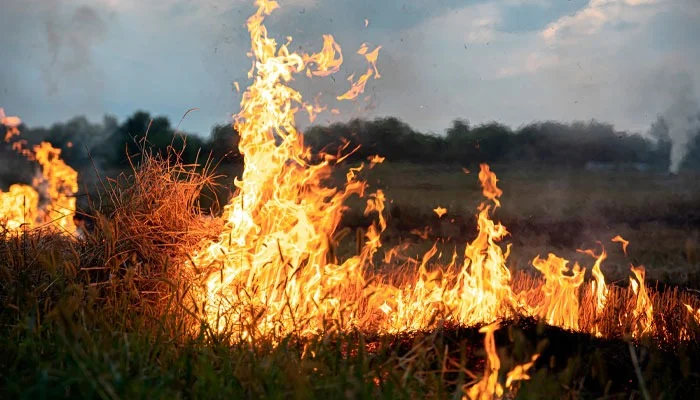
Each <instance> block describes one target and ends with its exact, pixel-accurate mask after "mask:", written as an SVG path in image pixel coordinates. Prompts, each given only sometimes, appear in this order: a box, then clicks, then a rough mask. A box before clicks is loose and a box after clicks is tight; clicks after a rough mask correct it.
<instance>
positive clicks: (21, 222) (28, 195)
mask: <svg viewBox="0 0 700 400" xmlns="http://www.w3.org/2000/svg"><path fill="white" fill-rule="evenodd" d="M38 208H39V193H37V191H36V190H34V188H32V187H31V186H27V185H19V184H15V185H12V186H10V190H9V191H8V192H3V191H1V190H0V226H2V227H3V228H4V229H7V230H8V231H11V232H12V231H17V230H19V229H20V228H21V227H23V226H31V225H33V224H34V223H35V221H36V220H37V218H38V215H37V210H38Z"/></svg>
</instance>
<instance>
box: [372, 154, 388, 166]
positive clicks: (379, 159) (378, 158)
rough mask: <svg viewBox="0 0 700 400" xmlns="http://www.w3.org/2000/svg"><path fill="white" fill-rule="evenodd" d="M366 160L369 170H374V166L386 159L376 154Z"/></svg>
mask: <svg viewBox="0 0 700 400" xmlns="http://www.w3.org/2000/svg"><path fill="white" fill-rule="evenodd" d="M368 159H369V168H370V169H372V168H374V166H375V165H377V164H381V163H383V162H384V160H385V159H386V157H381V156H379V155H378V154H375V155H373V156H370V157H368Z"/></svg>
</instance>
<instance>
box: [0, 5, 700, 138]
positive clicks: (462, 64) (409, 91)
mask: <svg viewBox="0 0 700 400" xmlns="http://www.w3.org/2000/svg"><path fill="white" fill-rule="evenodd" d="M280 4H281V9H280V10H278V11H275V13H273V15H271V16H270V17H269V18H268V19H267V20H266V25H267V27H268V31H269V33H270V35H272V36H274V37H276V38H278V39H279V40H280V41H285V37H286V36H287V35H291V36H293V37H294V41H293V44H292V48H291V49H292V50H295V51H299V50H301V51H307V52H311V51H316V50H318V49H319V48H320V47H321V44H322V34H325V33H331V34H333V35H334V37H335V39H336V40H337V41H338V43H339V44H340V45H341V47H342V48H343V54H344V56H345V63H344V66H343V67H342V68H341V71H340V72H339V73H338V74H336V75H335V76H334V77H332V78H331V77H328V78H323V79H313V80H308V79H306V78H305V77H299V78H298V79H296V80H295V81H294V82H293V85H294V86H295V87H296V88H298V89H300V90H301V91H302V93H303V94H304V96H305V98H306V99H308V100H311V99H313V98H314V97H315V96H316V95H317V93H319V92H322V93H324V96H321V97H320V101H321V102H322V103H325V104H327V105H328V106H329V108H340V109H341V111H342V113H341V115H339V116H336V115H332V114H330V113H327V114H322V115H321V116H319V119H318V120H317V121H318V122H319V123H324V122H326V121H328V122H330V121H335V120H338V119H340V120H346V119H348V118H350V117H367V118H371V117H374V116H385V115H394V116H398V117H400V118H402V119H404V120H405V121H406V122H408V123H409V124H411V125H413V126H415V127H417V128H419V129H422V130H426V131H437V132H439V131H441V130H442V129H444V128H446V127H447V126H449V124H450V121H451V120H453V119H455V118H468V119H470V120H471V122H472V123H480V122H487V121H490V120H497V121H502V122H505V123H508V124H512V125H519V124H522V123H526V122H529V121H532V120H540V119H561V120H572V119H589V118H598V119H602V120H606V121H610V122H613V123H615V124H616V125H617V126H618V127H619V128H622V129H637V130H644V129H645V128H646V127H647V126H649V123H650V121H652V120H653V119H654V118H655V117H656V115H657V114H659V113H663V112H664V110H666V109H667V108H668V106H669V104H670V102H671V101H672V98H673V97H672V96H671V95H670V94H669V95H663V96H662V95H659V93H660V91H659V89H658V88H656V89H654V84H652V83H650V82H654V81H655V80H656V79H658V71H667V72H668V73H669V74H671V75H673V74H681V73H686V74H687V75H688V76H689V79H690V80H691V81H693V82H695V86H698V85H700V71H698V70H697V68H696V67H695V66H697V65H699V64H700V48H698V46H697V44H696V43H695V42H694V40H693V39H692V38H695V37H699V36H700V28H698V26H700V24H698V23H697V22H698V19H699V18H700V11H699V9H700V7H697V0H656V1H649V0H646V1H639V0H637V1H633V0H591V1H588V2H585V3H581V0H577V1H568V2H561V1H554V0H443V1H439V2H426V1H425V0H405V1H402V2H388V1H375V0H316V1H314V0H289V1H284V2H280ZM2 7H3V8H2V10H1V11H2V12H0V24H1V25H2V26H3V27H4V28H5V29H7V30H8V31H9V32H13V35H3V36H2V37H0V46H2V48H3V57H4V59H5V61H6V62H5V64H4V65H5V67H4V68H3V69H2V70H0V106H4V107H5V108H6V109H7V110H8V112H10V113H12V114H17V115H19V116H21V117H23V119H24V120H25V121H27V122H28V123H30V124H48V123H51V122H54V121H56V120H61V119H66V118H70V117H71V116H73V115H76V114H86V115H88V117H90V118H99V117H100V116H101V115H102V114H103V113H105V112H110V113H115V114H117V115H118V116H119V117H120V118H123V117H125V116H126V115H128V114H130V113H132V112H133V111H134V110H135V109H137V108H143V109H146V110H149V111H151V112H152V113H154V114H165V115H167V116H169V117H170V119H171V120H173V121H178V120H179V119H180V117H181V116H182V114H183V113H184V112H185V111H186V110H187V109H188V108H191V107H198V108H199V111H197V112H194V113H191V114H189V115H188V117H187V119H186V120H185V124H184V125H183V129H185V130H192V131H199V132H201V133H206V132H207V131H208V129H209V127H210V126H211V125H212V124H214V123H218V122H224V121H228V120H230V115H231V114H232V113H235V112H236V111H237V109H238V102H239V101H240V95H239V94H238V93H236V92H235V90H233V89H232V82H233V81H238V82H239V84H240V85H241V87H242V88H245V86H246V83H247V82H248V81H247V77H246V73H247V71H248V69H249V68H250V65H251V64H250V63H251V60H250V59H249V58H248V57H246V52H247V51H248V49H249V46H250V43H249V37H248V34H247V32H246V30H245V27H244V24H245V20H246V18H247V17H248V16H249V15H250V14H251V13H252V12H253V11H254V6H253V2H252V1H250V0H208V1H199V0H148V1H146V0H71V1H69V0H53V1H47V0H6V1H5V4H3V6H2ZM81 7H86V8H81ZM79 10H83V11H79ZM366 18H367V19H369V22H370V24H369V26H368V27H365V24H364V20H365V19H366ZM363 42H367V43H369V44H370V46H375V45H382V46H383V47H382V50H381V51H380V53H379V62H378V66H379V69H380V72H381V73H382V78H381V79H379V80H377V81H370V83H369V84H368V85H367V90H366V95H369V96H370V98H369V99H368V100H367V101H365V100H364V96H362V98H360V99H359V100H358V101H356V102H341V103H338V102H337V101H336V100H335V96H337V95H339V94H341V93H343V92H344V91H345V90H347V88H348V85H349V84H348V82H347V81H345V78H346V77H347V76H348V75H350V74H351V73H353V72H358V71H363V70H364V69H365V68H366V63H365V62H364V60H363V58H362V57H360V56H357V55H356V54H354V52H355V51H356V50H357V48H359V46H360V45H361V44H362V43H363ZM78 60H81V61H78ZM658 84H659V85H663V83H661V82H659V83H658ZM51 88H53V89H52V90H49V91H48V92H47V89H51ZM47 93H53V94H54V95H53V96H47Z"/></svg>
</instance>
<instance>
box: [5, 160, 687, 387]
mask: <svg viewBox="0 0 700 400" xmlns="http://www.w3.org/2000/svg"><path fill="white" fill-rule="evenodd" d="M166 151H168V153H166V155H165V156H163V157H160V158H159V157H151V156H148V155H146V156H144V155H141V154H135V155H134V167H133V169H131V170H127V172H125V173H124V174H122V175H121V176H120V177H119V178H118V179H117V180H115V181H105V182H103V183H104V186H101V191H100V193H99V196H94V197H93V198H94V199H95V204H93V206H92V209H93V210H96V211H95V215H94V221H95V228H94V229H93V230H92V233H91V234H90V235H88V236H87V238H86V240H83V241H74V240H72V239H68V238H66V237H64V236H55V235H51V234H49V233H47V232H42V231H41V230H35V231H26V232H23V233H20V234H19V235H4V236H2V238H0V349H1V350H0V397H2V398H67V397H71V398H73V397H81V398H110V399H116V398H154V397H155V398H168V397H178V398H242V397H246V398H290V397H294V398H310V397H312V398H313V397H332V398H340V397H343V398H377V397H381V398H417V397H420V398H423V397H431V398H455V397H457V398H459V397H461V396H462V394H463V393H464V390H465V388H467V387H469V386H471V385H472V384H474V383H475V382H476V381H477V380H478V379H479V378H480V377H481V375H482V374H483V372H484V369H485V368H486V365H485V363H484V361H483V360H484V358H485V353H484V348H483V344H482V343H483V335H482V334H481V333H479V332H478V330H477V327H459V326H450V325H444V326H440V327H438V328H437V329H435V330H431V331H425V332H414V333H410V334H400V335H377V334H376V333H372V332H346V333H334V334H327V335H323V336H318V337H311V338H299V337H296V336H295V335H291V336H289V337H285V338H282V340H281V341H279V338H275V340H269V341H266V340H260V341H257V342H256V343H230V342H229V341H228V340H227V339H226V338H225V337H222V336H221V335H219V334H218V333H217V332H216V331H215V330H213V329H212V328H211V327H208V326H206V325H197V324H193V321H196V319H193V316H192V314H191V310H192V306H193V305H192V304H190V303H188V301H187V299H188V297H187V293H188V291H189V287H190V285H192V284H194V283H195V282H194V281H193V276H192V275H191V271H187V270H183V269H181V268H178V266H180V265H182V263H183V260H185V259H186V258H187V257H188V255H187V249H188V245H187V244H188V243H189V244H192V243H195V242H196V241H197V240H198V239H199V238H200V237H202V236H203V235H206V234H209V233H211V232H216V230H217V226H216V225H207V224H212V223H214V224H215V222H212V220H209V219H207V218H202V216H201V215H200V214H199V212H198V210H199V207H197V201H198V196H197V194H198V192H199V191H201V190H203V189H204V188H206V187H207V186H209V185H211V184H212V182H213V178H214V176H212V175H211V173H208V172H204V173H201V172H199V171H201V169H199V168H194V167H188V166H185V165H183V164H181V163H173V162H172V160H173V159H177V157H176V154H175V153H173V152H172V151H171V150H167V149H166ZM137 157H138V158H137ZM382 168H384V169H383V170H382ZM410 168H413V169H410ZM419 168H425V167H416V166H410V165H400V166H399V168H396V165H393V166H392V165H391V164H387V165H379V166H376V167H375V168H374V169H372V170H371V171H372V172H373V173H376V174H377V175H376V176H374V178H377V177H379V179H381V177H387V176H389V175H388V174H401V173H409V174H415V173H416V171H418V170H419ZM205 171H206V168H205ZM406 171H407V172H406ZM458 174H460V175H456V174H454V173H450V174H447V175H443V176H438V177H437V178H436V176H435V173H434V171H433V172H430V171H427V172H424V175H425V176H430V177H432V179H434V180H437V182H442V183H445V182H449V180H452V181H455V180H457V179H459V178H458V176H462V177H463V176H464V174H463V173H462V172H458ZM504 176H505V177H504V178H503V180H504V181H506V182H507V181H508V180H509V178H508V176H507V174H506V175H504ZM370 178H372V176H370ZM422 179H423V181H422V182H424V183H427V178H422ZM110 182H111V183H110ZM418 187H419V190H420V185H418ZM444 189H447V187H445V188H444ZM423 190H426V189H423ZM427 190H428V191H433V190H435V187H428V188H427ZM440 191H441V190H435V193H440ZM397 193H398V192H397ZM426 193H428V192H423V193H422V197H425V194H426ZM451 195H452V194H451ZM418 197H421V196H418ZM467 198H468V196H467ZM616 199H619V198H616ZM423 201H427V200H423ZM512 203H513V202H509V201H508V200H507V196H506V197H505V198H504V205H505V204H509V206H510V204H512ZM416 204H417V203H416ZM423 204H425V205H426V206H427V205H428V204H429V202H426V203H423ZM448 215H449V214H448ZM176 243H177V244H184V245H178V246H176V245H174V244H176ZM404 268H413V267H412V266H411V264H410V263H408V264H405V265H404ZM518 282H521V287H520V288H519V289H521V290H526V289H527V288H528V287H531V286H532V285H534V284H535V283H536V282H535V281H534V280H533V279H532V278H529V279H528V278H523V279H518ZM628 290H629V289H625V288H617V289H616V288H613V290H612V292H611V295H610V298H611V299H612V300H611V301H612V304H613V306H611V307H610V309H609V312H608V314H609V315H607V316H606V318H607V319H608V320H610V321H615V320H616V318H619V317H620V316H621V315H628V314H629V313H628V312H626V311H625V310H629V308H628V307H630V304H628V303H626V301H627V300H626V299H628V297H627V296H625V295H624V293H625V292H627V291H628ZM651 299H652V302H653V305H654V307H655V309H656V310H657V313H656V314H655V315H657V317H655V318H656V320H655V323H656V324H658V325H659V326H663V327H666V328H665V329H659V330H658V332H659V333H660V334H659V335H657V336H655V337H647V338H644V339H642V340H636V341H632V340H631V339H630V338H629V337H628V336H627V335H626V334H625V332H611V333H612V337H613V338H612V339H596V338H593V337H592V336H590V335H588V334H576V333H571V332H567V331H564V330H561V329H558V328H552V327H548V326H546V325H543V324H541V323H537V322H536V321H533V320H530V319H522V318H516V319H514V320H511V321H505V322H504V323H503V324H502V325H503V327H502V328H501V329H500V330H498V331H497V332H496V343H497V345H498V349H499V356H500V359H501V370H500V371H501V377H500V378H501V380H504V379H505V376H504V374H505V371H508V370H510V369H511V368H512V367H513V366H515V365H517V364H522V363H523V362H526V361H528V360H529V359H530V357H531V356H532V355H533V354H535V353H540V358H539V359H538V361H537V362H536V364H535V366H534V367H533V368H532V371H531V380H529V381H523V382H522V383H518V384H517V385H516V387H515V388H516V389H518V390H519V391H518V393H519V395H520V396H521V397H522V398H552V397H557V398H561V397H568V398H597V397H601V396H606V397H613V398H616V397H624V398H629V396H630V395H636V396H639V397H641V396H643V395H644V394H646V395H648V396H651V398H659V397H666V398H682V397H686V396H687V397H690V398H692V397H694V396H696V395H697V394H698V393H700V375H698V373H697V370H698V369H697V368H698V366H697V360H698V356H699V355H700V348H699V347H698V341H697V338H698V337H700V336H698V335H700V327H698V326H697V325H696V324H694V323H693V322H692V318H690V315H689V314H688V313H687V312H686V310H685V308H684V306H683V303H689V304H691V305H693V306H697V305H698V303H699V302H698V301H697V300H696V299H695V298H694V297H693V295H692V294H691V293H690V292H683V291H679V290H675V291H670V290H669V291H665V292H663V293H660V292H652V294H651ZM585 321H588V322H585ZM689 321H690V322H689ZM582 322H583V323H591V320H590V313H586V312H584V313H583V314H582ZM611 326H612V325H611ZM681 327H686V328H685V329H686V332H685V334H687V335H688V337H689V338H691V339H690V340H689V341H683V342H679V341H674V340H668V339H664V332H672V333H673V334H675V333H677V332H678V331H679V329H683V328H681ZM632 354H634V356H632Z"/></svg>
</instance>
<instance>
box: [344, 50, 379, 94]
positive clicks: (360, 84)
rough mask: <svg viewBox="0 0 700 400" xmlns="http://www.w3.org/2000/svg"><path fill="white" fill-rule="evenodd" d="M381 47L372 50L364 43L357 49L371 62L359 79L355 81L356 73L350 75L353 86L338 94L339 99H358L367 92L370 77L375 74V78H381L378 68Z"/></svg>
mask: <svg viewBox="0 0 700 400" xmlns="http://www.w3.org/2000/svg"><path fill="white" fill-rule="evenodd" d="M381 48H382V46H377V47H376V48H375V49H374V50H372V51H371V52H370V51H368V48H367V44H365V43H363V44H362V46H360V49H359V50H358V51H357V54H359V55H362V56H364V57H365V59H366V60H367V62H368V63H369V67H368V68H367V72H365V73H364V74H362V75H361V76H360V77H359V78H358V79H357V81H354V82H353V80H354V79H355V74H352V75H350V76H349V77H348V81H350V83H351V84H352V86H351V87H350V90H348V91H347V92H345V93H344V94H342V95H340V96H338V97H337V99H338V100H353V99H356V98H357V96H359V95H361V94H362V93H364V92H365V86H366V85H367V81H369V78H371V77H372V76H374V79H379V78H380V75H379V70H378V69H377V58H378V57H379V50H380V49H381Z"/></svg>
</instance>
